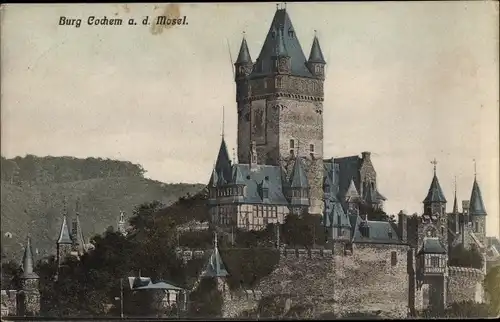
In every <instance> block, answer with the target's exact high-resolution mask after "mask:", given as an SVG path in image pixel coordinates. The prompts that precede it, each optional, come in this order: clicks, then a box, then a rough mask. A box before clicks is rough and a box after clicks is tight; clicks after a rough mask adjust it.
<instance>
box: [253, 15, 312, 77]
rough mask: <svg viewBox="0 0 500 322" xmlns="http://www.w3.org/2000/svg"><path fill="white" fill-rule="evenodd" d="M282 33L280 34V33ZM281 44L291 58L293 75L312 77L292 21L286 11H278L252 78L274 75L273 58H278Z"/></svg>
mask: <svg viewBox="0 0 500 322" xmlns="http://www.w3.org/2000/svg"><path fill="white" fill-rule="evenodd" d="M280 30H281V32H280V33H279V31H280ZM279 42H282V46H283V47H284V48H285V49H286V52H287V54H288V56H289V57H290V58H291V74H292V75H294V76H303V77H312V76H313V75H312V74H311V72H310V71H309V69H308V68H307V66H306V64H305V62H306V61H307V59H306V57H305V55H304V52H303V51H302V47H301V46H300V42H299V40H298V38H297V34H296V33H295V29H294V27H293V25H292V21H291V20H290V17H289V15H288V13H287V11H286V10H285V9H279V8H278V9H277V10H276V12H275V14H274V18H273V21H272V22H271V26H270V27H269V31H268V33H267V36H266V39H265V41H264V44H263V46H262V49H261V51H260V53H259V56H258V58H257V60H256V61H255V65H254V69H253V71H252V74H251V76H265V75H270V74H272V73H273V68H274V62H273V57H275V56H277V52H276V51H277V49H278V48H279V47H280V46H279Z"/></svg>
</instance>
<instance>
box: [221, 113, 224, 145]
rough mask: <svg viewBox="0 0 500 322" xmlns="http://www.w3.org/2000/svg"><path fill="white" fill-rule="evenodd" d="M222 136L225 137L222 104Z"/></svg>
mask: <svg viewBox="0 0 500 322" xmlns="http://www.w3.org/2000/svg"><path fill="white" fill-rule="evenodd" d="M221 132H222V133H221V136H222V138H224V106H222V131H221Z"/></svg>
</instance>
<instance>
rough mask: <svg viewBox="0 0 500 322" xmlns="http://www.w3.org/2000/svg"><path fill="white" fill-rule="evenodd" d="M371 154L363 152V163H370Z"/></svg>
mask: <svg viewBox="0 0 500 322" xmlns="http://www.w3.org/2000/svg"><path fill="white" fill-rule="evenodd" d="M370 155H371V152H366V151H365V152H361V158H362V159H363V161H370Z"/></svg>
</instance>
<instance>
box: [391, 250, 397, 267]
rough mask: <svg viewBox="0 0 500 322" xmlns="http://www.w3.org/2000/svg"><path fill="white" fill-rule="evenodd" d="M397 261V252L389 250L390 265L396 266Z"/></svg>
mask: <svg viewBox="0 0 500 322" xmlns="http://www.w3.org/2000/svg"><path fill="white" fill-rule="evenodd" d="M397 263H398V254H397V253H396V252H391V266H396V264H397Z"/></svg>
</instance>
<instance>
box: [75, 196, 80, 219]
mask: <svg viewBox="0 0 500 322" xmlns="http://www.w3.org/2000/svg"><path fill="white" fill-rule="evenodd" d="M75 212H76V214H77V215H79V214H80V198H77V199H76V205H75Z"/></svg>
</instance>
